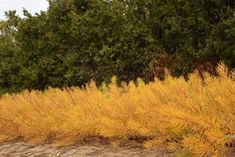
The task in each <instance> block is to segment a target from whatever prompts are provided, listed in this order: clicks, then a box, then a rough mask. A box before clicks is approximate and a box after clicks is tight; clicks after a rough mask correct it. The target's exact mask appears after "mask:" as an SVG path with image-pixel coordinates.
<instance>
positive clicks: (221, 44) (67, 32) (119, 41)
mask: <svg viewBox="0 0 235 157" xmlns="http://www.w3.org/2000/svg"><path fill="white" fill-rule="evenodd" d="M6 14H7V17H8V18H7V20H6V21H1V22H0V90H1V92H15V91H20V90H23V89H45V88H47V87H67V86H81V85H84V84H85V83H87V82H88V81H90V80H91V79H92V80H94V81H96V82H97V84H101V83H102V82H108V81H109V80H110V78H111V77H112V76H114V75H115V76H117V78H118V79H119V80H120V81H122V80H125V81H129V80H135V79H137V78H138V77H141V78H143V79H144V80H145V81H150V80H151V79H153V77H154V76H159V77H161V76H160V75H159V73H161V71H162V69H163V68H164V67H167V68H168V69H170V70H171V72H172V74H173V75H175V76H180V75H184V76H186V75H187V74H188V73H189V72H192V71H193V70H194V69H196V68H204V69H205V68H207V65H212V66H214V65H216V64H217V63H218V62H219V61H221V60H223V61H224V62H225V63H226V64H227V65H228V67H230V68H234V67H235V1H233V0H199V1H192V0H144V1H143V0H49V8H48V10H47V11H46V12H41V13H39V14H36V15H31V14H30V13H29V12H28V11H27V10H24V15H25V17H24V18H22V17H19V16H17V15H16V12H15V11H9V12H7V13H6Z"/></svg>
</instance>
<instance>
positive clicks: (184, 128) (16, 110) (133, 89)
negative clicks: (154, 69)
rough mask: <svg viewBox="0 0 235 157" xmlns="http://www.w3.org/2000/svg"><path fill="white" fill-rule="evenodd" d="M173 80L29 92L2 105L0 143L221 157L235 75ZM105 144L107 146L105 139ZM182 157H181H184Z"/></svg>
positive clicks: (233, 107)
mask: <svg viewBox="0 0 235 157" xmlns="http://www.w3.org/2000/svg"><path fill="white" fill-rule="evenodd" d="M218 72H219V76H218V77H212V76H210V75H205V76H204V80H203V81H202V80H201V77H199V75H198V73H193V74H191V75H190V76H189V80H188V81H185V79H184V78H182V77H180V78H174V77H171V76H167V77H166V79H165V80H164V81H158V80H155V81H154V82H151V83H149V84H145V83H144V82H143V81H141V80H138V83H137V84H135V83H133V82H130V83H129V84H126V83H123V84H122V86H117V84H116V82H115V79H113V82H112V83H111V84H110V85H108V86H107V85H103V86H102V88H97V86H96V85H95V84H94V83H90V84H88V85H87V86H86V88H78V87H73V88H66V89H63V90H61V89H56V88H53V89H49V90H47V91H45V92H39V91H32V92H28V91H24V92H22V93H19V94H14V95H9V94H7V95H4V96H2V98H1V99H0V142H6V141H14V140H19V139H20V140H23V141H26V142H33V143H45V142H46V143H48V142H51V143H53V144H57V145H60V146H61V145H69V144H76V143H77V142H81V141H83V142H84V141H94V139H96V140H95V141H97V139H98V138H99V139H105V141H106V142H120V143H121V144H124V143H126V142H128V141H129V140H131V139H132V141H133V140H136V141H138V142H141V143H142V144H143V145H144V146H145V147H159V146H168V148H169V149H171V150H174V151H179V150H182V151H184V152H191V153H193V154H196V155H198V156H203V157H212V156H215V157H217V156H218V157H223V156H226V154H227V152H232V151H234V149H229V147H228V146H229V145H230V143H232V141H230V140H229V139H227V138H228V136H230V135H234V134H235V114H234V113H235V90H234V89H235V82H234V81H235V71H233V72H232V73H231V74H230V75H229V74H228V70H227V69H226V68H225V66H222V65H221V66H219V67H218ZM103 142H104V141H103ZM181 156H182V155H181ZM188 156H193V155H188Z"/></svg>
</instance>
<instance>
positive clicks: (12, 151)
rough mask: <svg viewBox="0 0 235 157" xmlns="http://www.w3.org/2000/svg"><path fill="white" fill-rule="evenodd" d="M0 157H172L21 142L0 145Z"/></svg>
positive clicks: (161, 152) (170, 156) (135, 150)
mask: <svg viewBox="0 0 235 157" xmlns="http://www.w3.org/2000/svg"><path fill="white" fill-rule="evenodd" d="M0 157H173V154H171V153H170V152H168V151H167V150H165V149H164V148H161V149H152V150H151V149H143V148H140V147H133V146H129V147H123V148H120V147H119V148H117V147H116V148H115V147H113V146H110V145H81V146H69V147H64V148H52V147H50V146H49V145H41V146H36V145H30V144H26V143H22V142H18V143H3V144H0Z"/></svg>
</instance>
